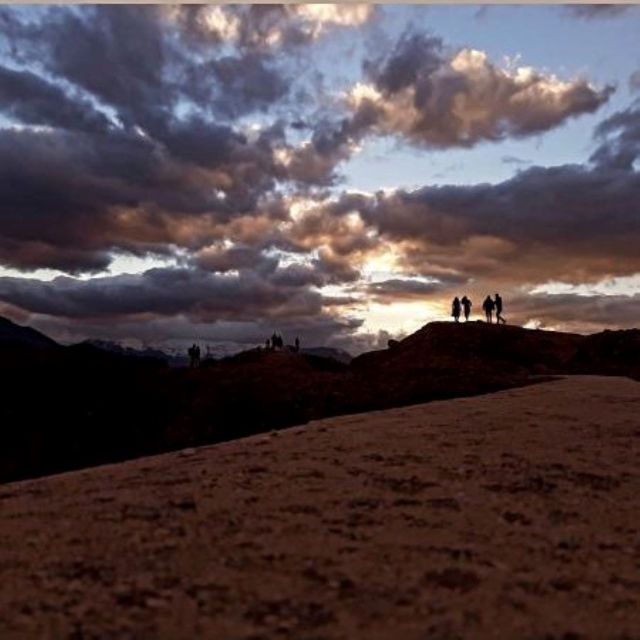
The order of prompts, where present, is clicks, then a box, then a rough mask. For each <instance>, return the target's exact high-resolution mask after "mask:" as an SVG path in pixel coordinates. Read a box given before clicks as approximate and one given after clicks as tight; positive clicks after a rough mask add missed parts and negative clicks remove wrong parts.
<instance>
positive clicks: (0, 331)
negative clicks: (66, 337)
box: [0, 317, 60, 349]
mask: <svg viewBox="0 0 640 640" xmlns="http://www.w3.org/2000/svg"><path fill="white" fill-rule="evenodd" d="M10 346H15V347H30V348H33V349H55V348H56V347H59V346H60V345H59V344H58V343H57V342H55V341H54V340H52V339H51V338H49V337H47V336H45V335H44V334H43V333H40V332H39V331H36V330H35V329H32V328H31V327H23V326H21V325H19V324H16V323H15V322H11V320H9V319H7V318H2V317H0V348H1V349H7V348H8V347H10Z"/></svg>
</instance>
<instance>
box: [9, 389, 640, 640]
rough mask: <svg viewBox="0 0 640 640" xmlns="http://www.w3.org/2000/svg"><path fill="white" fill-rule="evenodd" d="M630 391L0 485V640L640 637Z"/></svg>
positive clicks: (341, 424) (501, 397)
mask: <svg viewBox="0 0 640 640" xmlns="http://www.w3.org/2000/svg"><path fill="white" fill-rule="evenodd" d="M639 415H640V383H638V382H634V381H632V380H629V379H628V378H615V377H609V378H589V377H573V378H568V379H563V380H557V381H553V382H547V383H543V384H538V385H534V386H528V387H526V388H519V389H511V390H507V391H501V392H499V393H495V394H489V395H484V396H479V397H475V398H464V399H457V400H448V401H444V402H434V403H430V404H426V405H415V406H412V407H404V408H400V409H393V410H390V411H384V412H373V413H368V414H361V415H354V416H343V417H340V418H332V419H328V420H323V421H319V422H313V423H311V424H309V425H307V426H305V427H297V428H293V429H289V430H285V431H278V432H274V433H271V434H268V435H258V436H253V437H250V438H247V439H244V440H236V441H234V442H228V443H224V444H220V445H217V446H213V447H206V448H200V449H187V450H184V451H181V452H178V453H172V454H166V455H163V456H158V457H152V458H146V459H140V460H135V461H130V462H126V463H122V464H118V465H111V466H105V467H100V468H96V469H90V470H86V471H79V472H73V473H68V474H64V475H60V476H54V477H50V478H43V479H39V480H29V481H25V482H18V483H12V484H7V485H4V486H3V487H0V637H1V638H3V640H13V639H16V640H24V639H25V638H27V639H29V638H78V639H79V638H84V639H94V638H100V639H109V638H113V639H118V640H120V639H128V638H136V639H137V638H161V639H162V638H166V639H171V640H182V639H184V640H191V639H192V638H216V639H218V640H270V639H272V638H283V639H290V640H338V639H341V640H342V639H344V640H354V639H358V640H359V639H361V638H362V639H365V638H366V639H367V640H396V639H398V638H402V639H403V640H427V639H428V640H444V639H446V640H454V639H457V638H474V639H477V640H484V639H489V638H492V639H504V638H509V639H511V638H512V639H514V640H515V639H518V640H608V639H611V640H632V639H637V638H639V637H640V578H639V576H640V521H639V519H638V512H639V507H640V502H639V496H640V457H639V456H638V451H639V449H640V421H639V419H638V416H639Z"/></svg>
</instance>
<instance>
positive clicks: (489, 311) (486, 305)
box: [482, 296, 496, 324]
mask: <svg viewBox="0 0 640 640" xmlns="http://www.w3.org/2000/svg"><path fill="white" fill-rule="evenodd" d="M495 306H496V304H495V302H494V301H493V300H492V299H491V296H487V297H486V298H485V299H484V302H483V303H482V310H483V311H484V313H485V315H486V316H487V322H488V323H489V324H491V323H492V322H493V310H494V308H495Z"/></svg>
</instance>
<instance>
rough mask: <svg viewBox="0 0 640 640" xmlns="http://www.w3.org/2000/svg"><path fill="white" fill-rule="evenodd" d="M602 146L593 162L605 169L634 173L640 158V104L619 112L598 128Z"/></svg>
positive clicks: (595, 154)
mask: <svg viewBox="0 0 640 640" xmlns="http://www.w3.org/2000/svg"><path fill="white" fill-rule="evenodd" d="M596 136H597V137H598V139H599V140H600V146H599V147H598V148H597V149H596V151H595V152H594V153H593V155H592V156H591V160H592V161H593V162H595V163H596V164H598V165H600V166H602V167H603V168H607V167H608V168H611V169H620V170H624V171H632V170H633V168H634V162H636V160H638V158H640V103H636V104H635V105H634V106H632V107H630V108H628V109H626V110H625V111H618V112H617V113H614V114H613V115H612V116H611V117H609V118H607V119H606V120H604V121H603V122H601V123H600V124H599V125H598V127H597V128H596Z"/></svg>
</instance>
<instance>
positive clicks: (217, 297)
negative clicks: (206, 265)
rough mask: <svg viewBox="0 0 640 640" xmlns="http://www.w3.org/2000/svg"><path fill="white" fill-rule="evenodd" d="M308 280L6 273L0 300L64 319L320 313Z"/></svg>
mask: <svg viewBox="0 0 640 640" xmlns="http://www.w3.org/2000/svg"><path fill="white" fill-rule="evenodd" d="M288 275H289V277H287V276H288ZM307 284H308V282H304V281H300V279H296V278H291V277H290V274H287V271H286V270H285V271H276V272H274V273H273V274H272V275H271V276H269V277H268V278H262V277H259V276H258V275H256V274H253V273H249V272H244V273H242V274H241V275H239V276H225V275H218V274H213V273H210V272H208V271H203V270H198V269H177V268H167V269H151V270H149V271H146V272H145V273H143V274H140V275H119V276H109V277H100V278H93V279H90V280H78V279H75V278H66V277H60V278H56V279H55V280H52V281H50V282H43V281H40V280H33V279H27V278H9V277H4V278H0V299H1V300H2V301H3V302H6V303H9V304H13V305H16V306H18V307H21V308H22V309H26V310H28V311H30V312H32V313H37V314H46V315H52V316H64V317H68V318H99V317H105V316H106V317H122V316H130V315H137V314H149V315H150V316H172V315H176V314H187V315H191V316H193V317H194V318H196V319H197V318H200V319H206V318H209V319H227V320H229V319H232V320H236V321H238V320H255V319H256V318H275V317H279V316H296V317H297V316H312V315H314V314H316V313H319V312H320V311H321V310H322V296H321V295H320V294H319V293H317V292H315V291H312V290H310V289H308V288H307V287H306V285H307Z"/></svg>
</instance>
